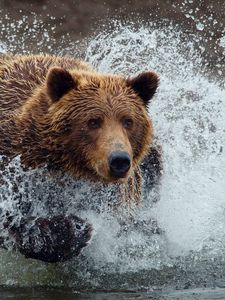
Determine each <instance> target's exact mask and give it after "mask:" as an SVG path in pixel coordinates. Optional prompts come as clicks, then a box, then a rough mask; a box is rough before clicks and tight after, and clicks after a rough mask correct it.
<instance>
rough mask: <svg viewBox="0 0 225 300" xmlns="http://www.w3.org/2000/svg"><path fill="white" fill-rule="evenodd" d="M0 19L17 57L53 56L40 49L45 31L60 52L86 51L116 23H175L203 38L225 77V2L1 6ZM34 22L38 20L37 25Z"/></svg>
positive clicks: (73, 1) (4, 2)
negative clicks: (64, 48) (66, 46)
mask: <svg viewBox="0 0 225 300" xmlns="http://www.w3.org/2000/svg"><path fill="white" fill-rule="evenodd" d="M0 14H1V22H0V26H1V27H2V28H1V38H0V40H1V41H5V42H6V44H7V46H8V45H10V43H11V44H13V43H14V44H15V41H14V40H13V39H15V36H16V40H17V46H14V48H13V47H12V48H10V47H9V48H10V50H11V51H12V52H13V51H15V52H20V51H22V49H23V50H24V49H26V50H27V51H32V52H40V49H41V51H45V52H51V49H50V47H49V45H48V43H47V41H46V43H45V42H44V43H42V44H41V43H40V44H41V46H40V47H39V44H38V40H39V39H40V40H41V39H42V36H43V30H44V28H47V30H48V31H51V37H52V41H51V42H52V43H54V45H53V48H54V47H57V45H58V44H59V43H62V42H63V41H64V42H65V43H66V42H67V41H68V43H69V41H70V42H76V41H77V40H80V41H81V44H80V45H82V41H84V39H85V38H87V37H89V38H91V37H92V36H93V35H94V34H95V33H96V32H97V31H99V30H101V28H102V26H103V25H106V26H108V24H110V22H111V21H110V20H112V19H119V20H121V21H122V22H124V23H129V22H130V21H132V20H134V23H136V24H139V23H142V22H143V23H148V22H152V21H155V22H156V23H157V22H158V23H161V22H162V20H163V22H165V23H166V22H167V23H169V22H172V23H174V24H178V25H179V26H180V27H181V28H182V30H183V31H184V32H185V33H186V34H198V35H200V36H201V40H200V42H199V43H200V44H201V45H202V46H203V47H204V48H205V51H204V53H203V54H202V55H203V56H204V57H205V60H206V64H207V65H208V66H209V69H211V70H214V71H215V70H216V73H218V70H219V73H221V72H222V73H223V72H225V71H224V70H225V68H224V67H225V60H224V57H225V55H224V54H225V52H224V51H225V48H224V47H221V46H220V38H221V37H222V36H223V35H225V1H224V0H211V1H210V0H202V1H201V0H198V1H196V0H184V1H180V0H177V1H174V0H136V1H135V0H108V1H97V0H64V1H63V0H36V1H34V0H33V1H31V0H23V1H19V0H0ZM23 16H26V18H25V19H23ZM52 17H53V18H52ZM22 19H23V23H21V22H20V21H21V20H22ZM34 20H37V21H35V22H36V23H35V24H34ZM12 21H13V22H14V25H12ZM199 23H200V24H204V28H202V26H200V28H198V24H199ZM32 27H35V28H36V33H35V34H34V35H33V36H32V34H31V33H30V32H29V33H28V28H32ZM53 27H55V28H54V30H51V28H53ZM37 28H38V30H37ZM18 44H20V47H18ZM220 75H221V74H220Z"/></svg>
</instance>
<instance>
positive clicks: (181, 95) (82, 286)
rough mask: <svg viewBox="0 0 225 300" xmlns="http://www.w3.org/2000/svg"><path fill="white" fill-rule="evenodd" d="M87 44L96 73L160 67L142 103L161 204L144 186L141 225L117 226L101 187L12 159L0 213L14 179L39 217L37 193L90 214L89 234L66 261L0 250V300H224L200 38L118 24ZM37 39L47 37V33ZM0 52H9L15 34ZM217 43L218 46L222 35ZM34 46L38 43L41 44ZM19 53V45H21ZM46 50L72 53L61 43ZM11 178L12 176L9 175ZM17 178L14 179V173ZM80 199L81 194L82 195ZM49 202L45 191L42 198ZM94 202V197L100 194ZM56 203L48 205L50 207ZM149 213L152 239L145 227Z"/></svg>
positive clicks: (224, 142)
mask: <svg viewBox="0 0 225 300" xmlns="http://www.w3.org/2000/svg"><path fill="white" fill-rule="evenodd" d="M112 27H113V30H111V29H110V28H109V29H107V30H105V31H101V33H99V34H97V35H96V36H95V37H93V38H92V39H90V40H88V41H87V43H86V46H85V50H84V53H83V54H82V55H83V57H84V58H85V60H86V61H88V62H89V63H91V64H92V65H94V66H95V67H96V68H97V69H98V70H99V71H102V72H113V73H121V74H125V75H128V76H129V75H133V74H136V73H138V72H141V71H143V70H155V71H156V72H157V73H159V75H160V78H161V84H160V88H159V91H158V93H157V95H156V97H155V99H154V101H153V102H152V104H151V106H150V108H149V114H150V116H151V117H152V119H153V123H154V125H155V135H156V137H157V139H158V141H160V143H161V145H162V148H163V160H164V174H163V179H162V183H161V187H160V201H158V202H157V203H155V204H153V203H152V201H151V197H152V194H151V193H150V192H149V194H148V196H147V197H146V199H145V200H144V201H143V203H142V205H141V206H140V207H139V208H138V209H137V211H136V214H135V219H136V220H137V222H138V221H140V220H141V221H142V224H144V225H143V226H142V227H132V228H130V229H128V230H124V229H123V228H121V226H120V223H119V222H118V219H116V218H114V216H113V213H112V212H110V211H108V210H107V209H106V208H105V202H106V201H110V191H109V190H106V191H104V190H103V189H102V187H100V186H99V187H97V192H96V186H94V187H93V186H91V185H90V184H88V183H87V184H83V185H81V183H80V182H79V183H78V184H71V180H70V179H65V185H64V186H63V188H60V187H57V186H56V183H55V180H54V179H51V178H47V177H44V178H45V180H43V174H45V173H44V172H45V171H44V170H40V171H29V172H27V173H24V172H23V171H22V170H21V168H20V166H19V160H18V159H15V160H14V161H13V162H12V163H11V166H12V165H13V166H14V167H15V169H16V173H15V170H14V172H13V174H11V173H10V172H11V168H10V167H9V169H8V171H7V172H6V173H4V181H5V183H6V184H5V187H4V188H2V191H1V207H2V209H4V208H7V209H9V208H10V209H16V208H15V207H14V204H13V201H14V200H15V197H14V196H15V195H14V194H13V193H14V192H13V189H12V185H11V183H12V182H13V181H15V180H18V178H19V177H21V176H22V178H23V182H22V183H21V180H19V184H20V186H19V191H20V192H22V194H23V195H24V199H25V200H26V201H28V200H29V201H32V202H34V203H35V205H37V207H38V209H37V211H38V213H43V214H45V213H46V212H45V207H44V205H43V203H42V201H40V202H38V201H37V200H36V197H37V198H38V197H39V198H40V199H44V198H46V197H47V196H48V195H51V199H52V198H53V195H55V198H56V199H57V201H64V202H67V203H68V209H70V211H71V210H73V209H74V211H75V212H76V214H77V211H78V210H79V209H80V211H79V213H78V214H80V215H81V216H82V217H86V218H88V219H89V220H90V222H91V223H92V224H93V226H94V228H95V232H94V237H93V239H92V241H91V243H90V245H89V246H88V247H86V248H85V249H84V251H83V252H82V254H81V255H80V256H79V257H78V258H77V259H74V260H72V261H69V262H66V263H61V264H56V265H47V264H44V263H41V262H37V261H33V260H28V259H25V258H23V257H22V256H21V255H19V254H17V253H13V252H9V251H5V250H1V253H0V285H1V286H2V289H0V299H21V300H22V299H23V300H25V299H46V300H47V299H64V300H67V299H71V300H72V299H184V300H186V299H188V300H194V299H221V300H222V299H224V298H225V290H224V287H225V232H224V228H225V196H224V195H225V184H224V172H225V156H224V151H225V148H224V147H225V103H224V99H225V93H224V82H223V80H222V79H221V78H220V77H219V75H220V74H219V73H218V74H214V75H213V76H212V74H211V75H210V76H209V75H208V73H207V68H206V66H205V63H203V61H202V59H201V54H202V52H203V51H204V49H203V48H202V47H198V41H199V39H200V37H199V36H198V35H197V34H196V35H192V36H190V35H186V34H185V33H183V32H182V31H181V30H180V29H179V27H178V26H174V25H168V24H167V25H163V24H162V25H161V26H158V25H157V26H156V25H155V24H148V25H146V24H145V25H143V26H142V25H140V26H137V24H132V23H130V24H127V25H122V24H120V23H119V22H117V23H115V24H113V26H112ZM44 37H45V41H46V40H47V41H48V42H49V44H50V43H51V38H50V36H48V35H47V34H46V33H45V35H44ZM12 40H13V38H11V39H10V43H9V44H8V45H7V44H4V45H2V46H1V51H2V52H7V51H8V50H10V51H12V50H13V47H14V46H15V48H18V44H16V43H18V42H17V41H16V39H15V37H14V40H13V42H12ZM221 46H224V44H223V40H222V39H221ZM40 47H41V44H40ZM21 52H23V51H22V49H21ZM51 52H54V53H55V54H70V55H74V56H77V53H78V55H80V51H79V45H77V44H76V45H74V44H68V45H67V46H65V44H63V45H61V46H59V47H58V49H57V50H55V49H54V50H52V51H51ZM15 174H16V175H15ZM18 176H19V177H18ZM84 198H85V199H86V198H88V201H87V199H86V200H85V201H84ZM46 199H47V200H48V199H49V198H48V197H47V198H46ZM99 199H100V200H99ZM56 208H57V206H56ZM151 219H156V220H157V222H158V224H159V226H160V228H161V229H162V234H161V235H156V234H155V235H154V234H151V233H150V228H149V227H148V224H149V223H148V221H149V220H151Z"/></svg>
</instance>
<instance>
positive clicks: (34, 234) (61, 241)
mask: <svg viewBox="0 0 225 300" xmlns="http://www.w3.org/2000/svg"><path fill="white" fill-rule="evenodd" d="M9 234H10V235H11V236H12V237H13V238H14V239H15V247H16V249H17V250H19V251H20V252H21V253H22V254H23V255H25V256H26V257H27V258H33V259H38V260H42V261H45V262H51V263H54V262H62V261H66V260H68V259H70V258H72V257H73V256H77V255H78V254H79V253H80V251H81V249H82V248H83V247H85V246H86V245H87V243H88V241H89V240H90V238H91V234H92V226H91V225H90V224H88V223H87V222H86V221H84V220H82V219H80V218H78V217H76V216H72V215H69V216H64V215H59V216H54V217H49V218H29V219H25V218H24V219H23V220H21V222H20V224H19V226H15V225H14V226H12V227H10V226H9Z"/></svg>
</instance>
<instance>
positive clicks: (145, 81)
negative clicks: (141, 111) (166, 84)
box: [127, 71, 159, 106]
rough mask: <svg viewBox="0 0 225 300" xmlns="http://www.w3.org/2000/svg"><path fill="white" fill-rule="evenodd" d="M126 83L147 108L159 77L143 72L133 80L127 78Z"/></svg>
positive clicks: (152, 73)
mask: <svg viewBox="0 0 225 300" xmlns="http://www.w3.org/2000/svg"><path fill="white" fill-rule="evenodd" d="M127 83H128V85H129V86H130V87H131V88H132V89H133V90H134V91H135V92H136V93H137V94H138V95H139V96H140V97H141V99H142V100H143V101H144V103H145V105H146V106H147V105H148V104H149V100H150V99H151V98H152V97H153V96H154V94H155V92H156V89H157V87H158V85H159V76H158V75H157V74H156V73H154V72H150V71H149V72H143V73H141V74H139V75H137V76H136V77H134V78H128V79H127Z"/></svg>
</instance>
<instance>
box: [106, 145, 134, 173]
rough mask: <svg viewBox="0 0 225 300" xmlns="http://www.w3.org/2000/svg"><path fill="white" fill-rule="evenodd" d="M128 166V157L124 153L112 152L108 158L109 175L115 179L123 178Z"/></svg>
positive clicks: (129, 162) (129, 161)
mask: <svg viewBox="0 0 225 300" xmlns="http://www.w3.org/2000/svg"><path fill="white" fill-rule="evenodd" d="M130 164H131V159H130V155H129V154H128V153H127V152H125V151H114V152H112V153H111V154H110V156H109V168H110V173H111V176H113V177H115V178H122V177H125V175H126V173H127V171H128V170H129V169H130Z"/></svg>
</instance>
